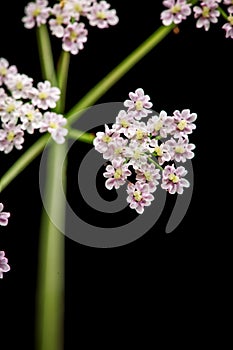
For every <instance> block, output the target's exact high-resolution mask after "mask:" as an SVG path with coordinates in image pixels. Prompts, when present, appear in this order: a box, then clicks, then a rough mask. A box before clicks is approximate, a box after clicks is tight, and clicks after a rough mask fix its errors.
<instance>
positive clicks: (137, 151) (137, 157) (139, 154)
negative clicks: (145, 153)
mask: <svg viewBox="0 0 233 350" xmlns="http://www.w3.org/2000/svg"><path fill="white" fill-rule="evenodd" d="M140 157H141V151H140V150H138V149H136V150H135V151H134V158H135V159H139V158H140Z"/></svg>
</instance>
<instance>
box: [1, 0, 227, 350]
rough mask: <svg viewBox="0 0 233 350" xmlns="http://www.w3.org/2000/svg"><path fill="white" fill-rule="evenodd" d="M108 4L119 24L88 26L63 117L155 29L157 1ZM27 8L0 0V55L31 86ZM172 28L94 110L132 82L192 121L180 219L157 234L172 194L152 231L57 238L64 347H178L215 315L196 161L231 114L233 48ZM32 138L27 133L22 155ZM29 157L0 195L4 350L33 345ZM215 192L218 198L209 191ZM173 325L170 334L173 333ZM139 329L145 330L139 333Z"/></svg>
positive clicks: (188, 28)
mask: <svg viewBox="0 0 233 350" xmlns="http://www.w3.org/2000/svg"><path fill="white" fill-rule="evenodd" d="M110 2H111V4H112V7H114V8H116V9H117V12H118V15H119V18H120V22H119V24H118V25H117V26H115V27H113V28H110V29H109V30H98V29H97V28H90V30H89V40H88V42H87V44H86V46H85V50H83V51H82V52H80V54H79V55H77V56H73V57H72V59H71V65H70V71H71V74H70V77H69V83H68V91H67V93H68V95H67V110H68V109H69V108H70V107H72V106H73V105H74V104H75V103H76V102H77V101H78V99H79V98H81V97H82V96H83V95H84V94H85V93H86V92H88V90H89V89H90V88H91V87H93V85H94V84H95V83H97V82H98V81H99V80H100V79H101V78H102V77H104V75H106V74H107V73H108V72H109V71H110V70H111V69H112V68H114V67H115V66H116V65H117V64H118V63H119V62H120V61H121V60H122V59H123V58H125V56H126V55H128V54H129V53H130V52H131V51H132V50H133V49H135V48H136V47H137V46H138V45H139V44H140V43H142V42H143V41H144V40H145V39H146V38H147V37H148V36H149V35H150V34H151V33H152V32H153V31H154V30H155V29H156V28H157V27H159V26H160V24H161V23H160V19H159V14H160V12H161V10H162V8H163V7H162V5H161V2H160V1H156V5H154V4H153V6H152V2H151V1H149V0H144V1H143V2H139V3H135V1H132V0H126V1H117V0H111V1H110ZM26 3H27V1H18V2H16V1H14V4H12V2H9V1H8V2H4V6H3V8H2V9H1V14H2V16H1V22H0V34H1V36H0V43H1V45H0V56H1V57H5V58H6V59H7V60H8V61H9V62H10V64H15V65H17V67H18V70H19V72H21V73H25V74H27V75H29V76H31V77H33V78H34V79H35V81H36V82H37V81H39V80H41V75H40V65H39V59H38V55H37V46H36V38H35V31H34V30H26V29H24V28H23V25H22V23H21V17H22V16H23V8H24V6H25V5H26ZM1 6H2V4H1ZM221 24H222V21H221ZM179 28H180V33H179V34H178V35H176V34H173V33H171V34H170V35H169V36H168V37H167V38H166V39H165V40H163V42H161V43H160V44H159V45H158V46H157V47H156V48H155V49H154V50H153V51H152V52H151V53H149V54H148V55H147V56H146V57H145V58H144V59H142V60H141V62H139V63H138V64H137V65H136V66H135V67H134V68H133V69H131V71H130V72H129V73H127V74H126V75H125V76H124V77H123V78H122V79H121V80H120V81H119V82H118V83H116V84H115V86H114V87H112V88H111V89H110V90H109V91H108V92H107V93H106V94H105V95H104V96H103V97H102V98H101V99H100V100H99V101H98V103H102V102H113V101H123V100H125V99H126V98H127V95H128V92H129V91H135V89H136V88H138V87H142V88H143V89H144V90H145V92H146V93H147V94H149V95H150V97H151V100H152V102H153V104H154V109H155V110H157V111H160V110H162V109H165V110H166V111H167V112H168V113H172V112H173V111H174V110H175V109H184V108H190V109H191V111H192V112H196V113H197V114H198V120H197V130H196V131H195V133H194V134H193V136H192V142H194V143H196V146H197V148H196V156H195V158H194V160H193V166H194V172H195V186H194V194H193V199H192V203H191V205H190V207H189V210H188V212H187V214H186V216H185V218H184V220H183V221H182V223H181V224H180V225H179V227H178V228H177V229H176V230H175V231H173V232H172V233H171V234H169V235H167V234H165V226H166V222H167V220H168V218H169V212H170V210H171V206H172V203H173V202H172V199H170V201H168V204H167V210H164V212H163V214H162V216H161V218H160V220H159V221H158V222H157V223H156V225H155V226H154V227H153V229H151V230H150V231H149V232H148V233H147V234H145V235H144V236H143V237H141V238H140V239H138V240H137V241H135V242H133V243H131V244H129V245H127V246H123V247H120V248H114V249H96V248H90V247H86V246H82V245H79V244H77V243H75V242H73V241H71V240H69V239H68V238H67V239H66V315H65V317H66V325H65V349H76V348H78V346H79V345H80V342H81V341H82V340H84V341H85V342H86V346H85V348H87V346H88V344H89V342H90V341H93V340H94V341H95V345H96V346H97V345H103V344H108V345H109V347H111V346H112V344H113V343H116V342H117V341H119V342H120V343H122V342H123V336H126V339H127V340H129V341H130V342H135V341H137V342H138V341H139V339H141V338H142V340H143V341H146V340H151V341H153V342H155V343H156V342H157V341H158V339H161V338H162V339H163V341H164V342H166V341H167V339H169V338H172V339H173V340H174V342H176V341H180V342H182V334H184V333H186V334H187V333H188V334H189V335H190V339H193V341H194V339H197V335H200V334H202V332H203V333H205V332H206V330H205V321H206V319H207V318H208V319H209V317H210V315H211V314H212V312H213V310H212V308H211V301H210V295H209V286H208V282H209V281H210V280H211V277H212V274H213V271H214V266H215V265H216V259H213V258H212V254H210V253H211V242H212V239H213V235H212V228H211V227H212V224H211V221H210V217H211V215H212V214H211V215H209V214H208V211H210V202H211V199H210V197H209V192H211V191H210V188H209V186H208V181H209V180H210V181H211V179H212V175H213V174H212V173H211V174H209V173H208V171H207V172H206V171H205V169H207V168H208V166H207V165H206V166H205V165H204V164H209V163H210V157H211V155H214V154H215V151H217V150H216V149H215V146H214V147H212V146H213V142H214V143H215V142H216V141H215V140H216V138H217V135H218V134H219V127H220V129H221V123H222V122H221V118H223V115H226V114H229V108H228V107H229V105H230V103H229V100H230V90H229V89H227V88H226V84H227V81H228V78H227V76H228V75H229V72H230V68H229V67H228V62H230V61H231V60H232V41H231V40H230V39H228V40H227V39H225V37H224V36H225V33H224V31H223V30H222V29H221V25H218V24H217V25H215V26H212V27H211V30H210V31H209V32H208V33H206V32H204V30H197V29H196V28H195V22H194V20H193V19H191V18H190V19H189V20H187V21H186V22H184V23H182V25H180V26H179ZM53 45H54V52H55V56H56V57H57V56H58V52H59V50H60V41H59V39H56V38H54V37H53ZM224 105H225V107H224ZM224 108H225V109H224ZM211 135H212V136H211ZM210 136H211V137H210ZM37 138H38V136H37V135H33V136H28V138H27V140H26V142H25V149H26V147H29V146H30V145H31V144H32V143H33V141H35V140H36V139H37ZM208 138H209V141H207V140H208ZM211 142H212V144H211ZM79 147H80V154H81V153H82V152H84V153H85V151H86V150H87V146H86V145H82V144H81V145H80V146H79ZM216 148H217V147H216ZM21 153H22V152H20V151H17V150H14V151H13V152H11V153H10V154H9V155H3V154H2V155H1V168H0V171H1V175H2V174H3V173H4V172H5V171H6V170H7V169H8V167H9V166H10V165H11V164H12V163H13V162H14V161H15V160H16V159H18V157H19V156H20V154H21ZM39 162H40V157H38V158H37V159H36V160H35V161H34V162H33V163H32V164H31V165H30V166H29V167H28V168H27V169H26V170H25V171H24V172H22V173H21V174H20V175H19V176H18V177H17V178H16V179H15V180H14V181H13V182H12V183H11V184H10V185H9V187H8V188H6V189H5V190H4V191H3V192H2V193H1V202H3V203H4V205H5V209H6V210H7V211H10V212H11V218H10V221H9V225H8V227H7V228H2V229H1V237H0V249H1V250H5V251H6V254H7V257H8V258H9V263H10V265H11V271H10V272H9V273H7V274H5V276H4V279H3V280H2V281H1V282H0V293H1V297H0V298H1V299H0V303H1V314H0V318H1V321H4V323H5V327H4V328H3V329H4V331H3V332H1V342H3V343H4V342H6V343H7V347H6V348H7V349H13V348H14V346H13V344H14V340H15V338H17V339H18V343H19V344H20V346H22V347H25V348H26V347H27V348H30V349H33V342H34V336H33V331H34V324H33V322H34V298H35V289H36V274H37V248H38V233H39V225H40V215H41V209H42V202H41V198H40V194H39V186H38V169H39V164H40V163H39ZM202 162H203V164H202ZM201 185H202V186H201ZM214 191H215V193H216V194H217V192H219V191H220V189H219V188H218V186H217V185H216V187H215V189H214ZM169 203H170V204H169ZM210 284H211V282H210ZM203 305H204V306H203ZM194 319H196V320H198V321H197V325H196V328H195V327H194V328H192V327H189V324H190V322H191V320H194ZM175 325H176V326H177V325H178V328H179V331H178V332H177V333H176V334H174V333H173V330H174V328H175ZM145 328H147V333H145V332H143V331H142V330H143V329H145ZM7 330H10V332H8V331H7ZM168 333H169V335H168ZM12 335H13V336H12ZM108 336H110V341H109V342H107V337H108ZM180 342H179V343H180Z"/></svg>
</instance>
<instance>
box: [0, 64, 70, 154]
mask: <svg viewBox="0 0 233 350" xmlns="http://www.w3.org/2000/svg"><path fill="white" fill-rule="evenodd" d="M59 98H60V90H59V89H58V88H57V87H52V86H51V84H50V82H49V81H45V82H39V83H38V84H37V87H36V88H35V87H34V86H33V79H32V78H29V77H28V76H27V75H25V74H20V73H18V70H17V68H16V66H10V65H9V62H8V61H7V60H6V59H5V58H0V151H4V152H5V153H9V152H10V151H11V150H12V149H13V148H14V147H15V148H17V149H19V150H20V149H22V147H23V146H22V144H23V142H24V133H25V132H27V133H29V134H33V133H34V130H35V129H38V130H39V131H40V132H46V131H48V132H49V133H50V134H51V136H52V138H53V139H54V140H55V141H56V142H57V143H63V142H64V140H65V139H64V136H65V135H66V134H67V132H68V131H67V129H65V128H64V125H65V124H66V122H67V120H66V119H65V118H64V117H63V116H62V115H61V114H56V113H54V112H49V111H47V110H48V109H49V108H54V107H56V103H57V101H58V100H59Z"/></svg>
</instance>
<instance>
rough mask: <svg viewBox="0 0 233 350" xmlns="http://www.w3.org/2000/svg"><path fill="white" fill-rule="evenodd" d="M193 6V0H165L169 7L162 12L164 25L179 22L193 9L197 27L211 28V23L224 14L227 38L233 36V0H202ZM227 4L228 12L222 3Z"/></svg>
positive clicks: (224, 27)
mask: <svg viewBox="0 0 233 350" xmlns="http://www.w3.org/2000/svg"><path fill="white" fill-rule="evenodd" d="M195 3H197V4H196V5H195V6H193V7H192V2H188V1H187V0H165V1H163V5H164V6H165V7H166V8H167V9H166V10H164V11H163V12H162V13H161V20H162V23H163V25H165V26H168V25H170V24H172V23H175V24H179V23H181V22H182V21H183V20H185V19H186V18H187V17H188V16H190V15H191V13H192V10H191V8H192V9H193V14H194V18H196V19H197V21H196V27H197V28H202V27H203V28H204V29H205V30H206V31H208V30H209V28H210V24H211V23H217V22H218V20H219V17H220V15H221V14H222V15H223V17H224V18H225V19H227V22H226V23H224V24H223V26H222V28H223V29H224V30H225V31H226V34H225V36H226V38H233V15H232V14H233V0H200V1H198V2H195ZM221 3H222V4H223V5H225V6H226V12H227V13H228V14H227V13H226V12H225V11H224V9H222V8H221V7H220V4H221Z"/></svg>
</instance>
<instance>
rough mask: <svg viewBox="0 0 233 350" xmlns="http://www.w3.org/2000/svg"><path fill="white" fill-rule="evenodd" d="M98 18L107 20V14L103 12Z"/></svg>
mask: <svg viewBox="0 0 233 350" xmlns="http://www.w3.org/2000/svg"><path fill="white" fill-rule="evenodd" d="M96 17H97V18H98V19H106V18H107V16H106V13H105V12H103V11H99V12H97V14H96Z"/></svg>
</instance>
